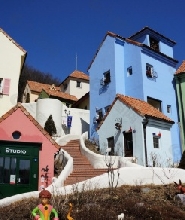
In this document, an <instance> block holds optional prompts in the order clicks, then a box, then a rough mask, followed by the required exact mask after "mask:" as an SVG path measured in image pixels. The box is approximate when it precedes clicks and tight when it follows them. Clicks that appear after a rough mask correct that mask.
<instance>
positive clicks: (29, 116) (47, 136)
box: [0, 103, 61, 149]
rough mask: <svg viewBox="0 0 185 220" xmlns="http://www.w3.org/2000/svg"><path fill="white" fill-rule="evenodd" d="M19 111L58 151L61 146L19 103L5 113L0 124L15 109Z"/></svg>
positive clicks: (0, 119)
mask: <svg viewBox="0 0 185 220" xmlns="http://www.w3.org/2000/svg"><path fill="white" fill-rule="evenodd" d="M18 108H19V109H20V110H21V111H22V112H23V114H24V115H25V116H26V117H27V118H28V119H29V120H30V121H31V122H32V123H33V124H34V125H35V126H36V127H37V128H38V129H39V130H40V132H41V133H42V134H43V135H44V136H45V137H46V138H47V139H48V140H49V141H50V142H51V143H52V145H54V146H55V147H56V148H58V149H60V148H61V146H59V145H58V144H57V143H56V142H55V141H54V140H53V139H52V137H51V136H50V135H49V134H48V132H47V131H46V130H44V128H43V127H42V126H41V125H40V124H39V123H38V122H37V121H36V120H35V119H34V118H33V117H32V116H31V114H30V113H29V112H28V111H27V110H26V109H25V108H24V107H23V106H22V105H21V103H18V104H17V105H16V106H15V107H13V108H11V109H10V110H9V111H8V112H6V113H5V114H4V115H3V116H2V117H1V118H0V123H1V122H2V121H4V120H6V119H7V118H8V117H9V116H10V115H12V114H13V113H14V112H15V111H16V110H17V109H18Z"/></svg>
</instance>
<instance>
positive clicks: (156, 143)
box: [153, 136, 159, 148]
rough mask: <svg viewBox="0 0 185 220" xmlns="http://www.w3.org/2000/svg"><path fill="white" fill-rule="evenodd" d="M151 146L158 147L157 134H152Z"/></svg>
mask: <svg viewBox="0 0 185 220" xmlns="http://www.w3.org/2000/svg"><path fill="white" fill-rule="evenodd" d="M153 146H154V148H159V138H158V137H157V136H153Z"/></svg>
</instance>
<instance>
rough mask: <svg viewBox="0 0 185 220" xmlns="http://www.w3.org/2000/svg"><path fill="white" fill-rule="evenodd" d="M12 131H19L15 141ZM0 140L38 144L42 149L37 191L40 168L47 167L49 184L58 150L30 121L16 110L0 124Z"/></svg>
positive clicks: (39, 183)
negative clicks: (19, 134) (19, 135)
mask: <svg viewBox="0 0 185 220" xmlns="http://www.w3.org/2000/svg"><path fill="white" fill-rule="evenodd" d="M14 131H19V132H20V133H21V137H20V139H19V140H15V139H13V137H12V133H13V132H14ZM0 140H7V141H17V142H37V143H38V142H40V143H42V149H41V150H40V151H39V182H38V190H39V188H40V185H41V175H42V174H43V171H41V169H42V168H45V167H46V166H47V165H48V166H49V172H48V176H49V181H48V184H51V182H52V177H53V176H54V153H55V152H56V151H57V150H58V149H57V148H56V147H55V146H54V145H53V144H52V143H51V142H50V141H49V140H48V139H47V138H46V137H45V136H44V134H43V133H42V132H41V131H40V130H39V129H38V128H37V127H36V126H35V125H34V124H33V123H32V121H30V119H29V118H28V117H27V116H26V115H25V114H24V113H23V112H22V111H21V109H20V108H18V109H17V110H16V111H15V112H13V114H12V115H10V116H9V117H8V118H6V119H5V120H4V121H2V122H1V123H0ZM45 186H46V185H45Z"/></svg>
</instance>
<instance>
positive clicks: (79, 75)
mask: <svg viewBox="0 0 185 220" xmlns="http://www.w3.org/2000/svg"><path fill="white" fill-rule="evenodd" d="M69 76H70V77H74V78H77V79H85V80H88V81H89V76H88V75H87V74H85V73H83V72H80V71H78V70H75V71H74V72H72V73H71V74H70V75H69Z"/></svg>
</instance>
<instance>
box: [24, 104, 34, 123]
mask: <svg viewBox="0 0 185 220" xmlns="http://www.w3.org/2000/svg"><path fill="white" fill-rule="evenodd" d="M36 105H37V103H36V102H30V103H22V106H23V107H24V108H25V109H26V110H27V111H28V112H29V113H30V114H31V116H32V117H34V118H35V119H36Z"/></svg>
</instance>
